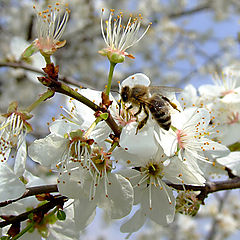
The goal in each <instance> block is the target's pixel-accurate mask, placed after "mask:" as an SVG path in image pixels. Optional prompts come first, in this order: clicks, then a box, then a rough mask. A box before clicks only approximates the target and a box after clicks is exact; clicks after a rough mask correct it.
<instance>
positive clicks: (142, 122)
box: [136, 105, 149, 134]
mask: <svg viewBox="0 0 240 240" xmlns="http://www.w3.org/2000/svg"><path fill="white" fill-rule="evenodd" d="M143 110H144V113H145V114H146V117H145V118H144V119H143V120H142V121H141V122H139V124H138V126H137V130H136V134H137V133H138V131H139V130H140V129H142V128H143V127H144V125H145V124H146V123H147V120H148V117H149V112H148V110H147V108H146V106H145V105H143Z"/></svg>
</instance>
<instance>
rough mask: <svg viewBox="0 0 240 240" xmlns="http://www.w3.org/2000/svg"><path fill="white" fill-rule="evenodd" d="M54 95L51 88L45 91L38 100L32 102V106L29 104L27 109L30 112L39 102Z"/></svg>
mask: <svg viewBox="0 0 240 240" xmlns="http://www.w3.org/2000/svg"><path fill="white" fill-rule="evenodd" d="M53 95H54V91H53V90H51V89H48V90H47V91H46V92H45V93H43V94H42V95H41V96H40V98H39V99H38V100H36V101H35V102H34V103H32V104H31V105H30V106H28V107H27V108H26V109H25V111H26V112H28V113H30V112H31V111H32V110H33V109H34V108H36V107H37V106H38V105H39V104H41V103H42V102H43V101H45V100H47V99H48V98H51V97H52V96H53Z"/></svg>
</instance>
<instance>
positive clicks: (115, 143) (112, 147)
mask: <svg viewBox="0 0 240 240" xmlns="http://www.w3.org/2000/svg"><path fill="white" fill-rule="evenodd" d="M118 144H119V142H118V141H115V142H114V143H113V145H112V146H111V148H110V149H109V150H108V152H109V153H111V152H113V150H114V149H115V148H116V147H117V146H118Z"/></svg>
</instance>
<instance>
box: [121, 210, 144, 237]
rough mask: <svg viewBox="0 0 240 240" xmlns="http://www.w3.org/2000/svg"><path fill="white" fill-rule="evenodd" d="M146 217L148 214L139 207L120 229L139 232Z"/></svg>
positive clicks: (127, 231)
mask: <svg viewBox="0 0 240 240" xmlns="http://www.w3.org/2000/svg"><path fill="white" fill-rule="evenodd" d="M146 219H147V218H146V214H144V213H143V212H142V211H141V209H139V210H137V211H136V212H135V214H134V215H133V216H132V217H131V218H130V219H129V220H128V221H127V222H125V223H124V224H123V225H122V226H121V228H120V231H121V232H123V233H133V232H137V231H138V230H139V229H140V228H141V227H142V226H143V224H144V223H145V221H146Z"/></svg>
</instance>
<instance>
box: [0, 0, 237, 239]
mask: <svg viewBox="0 0 240 240" xmlns="http://www.w3.org/2000/svg"><path fill="white" fill-rule="evenodd" d="M35 3H38V4H40V5H41V6H42V7H44V6H45V7H46V6H47V5H48V4H51V1H48V0H45V1H30V0H21V1H18V0H0V112H1V113H5V112H6V111H7V107H8V105H9V103H10V102H11V101H15V100H16V101H18V103H19V106H20V107H22V108H24V107H26V106H28V105H29V104H31V103H32V102H33V101H34V99H36V98H37V96H38V95H39V94H41V93H42V92H43V91H44V90H45V88H44V87H43V86H42V85H41V84H40V83H38V81H37V76H40V75H39V73H36V71H37V70H38V71H40V70H41V68H42V67H44V61H43V59H42V57H41V56H40V55H35V56H34V57H32V58H31V61H30V62H28V63H24V64H25V65H26V64H27V66H29V67H32V68H33V70H36V71H35V72H34V71H27V70H24V69H22V68H21V65H22V63H19V58H20V55H21V52H22V51H23V50H24V49H25V48H26V47H27V46H28V45H29V44H30V43H31V41H33V40H34V39H35V38H36V28H35V27H36V13H35V11H34V10H33V8H32V6H33V4H35ZM68 3H69V9H70V10H71V14H70V19H69V22H68V24H67V28H66V31H65V33H64V35H63V37H62V40H64V39H66V41H67V44H66V46H65V47H64V48H61V49H60V50H58V51H57V52H56V54H55V55H54V59H55V60H54V61H55V63H56V64H58V65H59V67H60V74H61V76H62V77H63V78H65V79H70V80H71V81H72V82H73V83H75V86H77V85H79V86H80V85H81V86H89V87H91V88H93V89H97V90H103V89H104V86H105V84H106V80H107V74H108V68H109V62H108V61H107V59H106V58H104V57H103V56H101V55H99V54H98V51H99V50H100V49H102V48H104V47H105V43H104V40H103V38H102V35H101V29H100V18H101V9H102V8H105V9H106V11H105V12H106V14H104V19H107V18H108V14H107V10H108V9H116V11H123V12H124V16H126V20H127V19H128V17H129V14H130V13H132V14H133V15H137V14H139V13H141V14H142V16H143V21H142V27H143V29H144V28H146V27H147V25H148V23H149V22H152V26H151V28H150V30H149V31H148V32H147V34H146V35H145V36H144V38H143V39H142V40H141V41H140V42H139V43H138V44H137V45H135V46H134V47H132V48H130V49H129V50H128V52H129V53H130V54H133V55H134V56H135V60H132V59H126V61H125V62H124V63H123V64H118V65H117V67H116V71H115V73H114V83H113V88H116V89H117V87H118V84H117V81H122V80H123V79H125V78H126V77H128V76H129V75H131V74H134V73H136V72H142V73H145V74H146V75H147V76H148V77H149V78H150V79H151V80H152V82H153V84H154V85H168V86H177V87H185V86H186V85H187V84H189V83H191V84H193V85H194V86H196V87H198V86H200V85H202V84H206V83H210V82H211V78H212V77H211V74H213V73H216V72H217V73H220V74H221V71H222V69H223V67H225V66H228V65H231V64H239V59H240V58H239V57H240V56H239V41H240V34H239V29H240V28H239V13H240V1H238V0H208V1H204V0H201V1H197V0H118V1H114V0H69V1H68ZM13 67H15V68H13ZM65 100H66V98H65V97H63V96H60V95H58V94H56V96H55V97H54V98H53V99H51V100H49V101H48V102H47V103H46V104H43V105H42V106H41V107H39V108H38V109H37V110H36V111H35V118H34V121H32V124H33V127H34V132H33V133H32V134H31V135H30V136H29V137H28V141H29V143H31V142H32V141H33V140H34V139H36V138H41V137H44V136H46V134H47V133H48V127H47V122H50V121H51V119H52V117H55V116H56V115H58V114H59V113H60V112H61V111H60V105H64V103H65ZM29 165H30V166H31V163H29ZM206 203H207V204H206V206H205V207H204V206H201V211H200V213H199V214H198V215H197V216H196V217H195V218H191V217H187V216H186V217H185V216H182V215H181V216H180V215H179V216H177V217H176V221H175V222H174V223H173V224H171V225H170V226H168V227H167V228H163V227H159V226H155V225H153V224H151V223H149V224H147V225H146V227H145V228H144V229H143V230H142V231H141V232H138V233H136V234H134V235H133V236H131V237H130V239H141V240H143V239H169V240H170V239H173V240H174V239H206V240H217V239H231V240H234V239H239V238H240V233H239V228H240V201H239V191H234V192H227V193H221V194H215V195H212V196H211V197H210V199H207V202H206ZM119 227H120V223H119V221H118V222H116V223H113V224H111V226H110V225H109V220H108V219H107V217H106V216H104V214H103V213H102V212H99V213H98V217H97V218H96V219H95V220H94V222H93V223H92V224H91V225H90V226H89V227H88V228H87V229H86V233H85V234H83V235H82V239H89V240H90V239H98V240H100V239H113V236H114V239H123V238H124V237H125V234H120V233H119V232H120V231H119Z"/></svg>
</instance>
